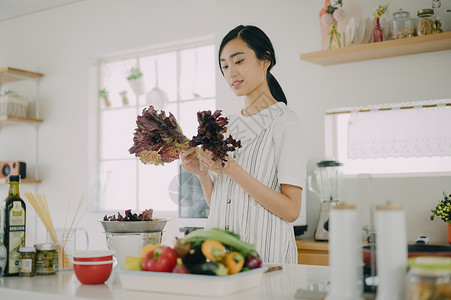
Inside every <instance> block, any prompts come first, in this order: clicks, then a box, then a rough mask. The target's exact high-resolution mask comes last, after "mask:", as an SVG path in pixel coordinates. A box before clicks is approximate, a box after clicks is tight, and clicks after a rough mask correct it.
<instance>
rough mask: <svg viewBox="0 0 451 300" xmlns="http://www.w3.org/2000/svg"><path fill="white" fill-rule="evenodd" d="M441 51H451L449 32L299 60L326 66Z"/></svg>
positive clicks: (358, 46)
mask: <svg viewBox="0 0 451 300" xmlns="http://www.w3.org/2000/svg"><path fill="white" fill-rule="evenodd" d="M441 50H451V32H442V33H437V34H431V35H424V36H416V37H411V38H405V39H399V40H389V41H383V42H378V43H371V44H360V45H351V46H348V47H344V48H337V49H331V50H323V51H317V52H309V53H303V54H301V60H303V61H307V62H311V63H315V64H318V65H322V66H327V65H335V64H343V63H350V62H356V61H364V60H372V59H378V58H388V57H395V56H402V55H409V54H418V53H427V52H433V51H441Z"/></svg>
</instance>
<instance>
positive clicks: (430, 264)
mask: <svg viewBox="0 0 451 300" xmlns="http://www.w3.org/2000/svg"><path fill="white" fill-rule="evenodd" d="M408 265H409V272H408V275H407V285H408V286H407V293H408V297H407V299H410V300H420V299H421V300H434V299H451V258H450V257H428V256H423V257H414V258H410V259H409V262H408Z"/></svg>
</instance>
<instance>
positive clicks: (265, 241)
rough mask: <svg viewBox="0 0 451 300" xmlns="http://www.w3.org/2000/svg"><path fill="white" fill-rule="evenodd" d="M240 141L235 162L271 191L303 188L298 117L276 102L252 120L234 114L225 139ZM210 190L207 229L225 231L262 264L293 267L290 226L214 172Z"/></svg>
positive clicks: (302, 137)
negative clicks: (254, 252)
mask: <svg viewBox="0 0 451 300" xmlns="http://www.w3.org/2000/svg"><path fill="white" fill-rule="evenodd" d="M229 134H230V135H232V136H233V138H235V139H236V140H241V145H242V147H241V148H238V149H237V150H236V151H235V152H233V154H232V155H233V156H234V158H235V160H236V162H237V163H238V164H239V165H240V166H241V167H242V168H244V169H245V170H246V171H247V172H248V173H249V174H251V175H252V176H254V177H255V178H256V179H258V180H259V181H260V182H262V183H263V184H265V185H266V186H268V187H270V188H272V189H273V190H275V191H277V192H280V191H281V186H280V185H281V184H290V185H295V186H299V187H302V188H303V189H305V188H304V184H305V177H306V163H307V155H306V145H305V133H304V130H303V128H302V125H301V121H300V120H299V117H298V116H297V115H296V113H294V112H293V111H292V110H290V109H289V108H288V107H287V106H286V105H285V104H284V103H282V102H278V103H276V104H274V105H272V106H270V107H268V108H266V109H264V110H262V111H260V112H259V113H257V114H255V115H252V116H250V117H245V116H242V115H232V116H230V117H229V125H228V130H227V134H226V137H227V136H228V135H229ZM211 177H212V179H213V191H212V197H211V202H210V213H209V216H208V220H207V225H206V228H207V229H208V228H222V229H224V228H227V229H229V230H231V231H233V232H235V233H238V234H239V235H240V236H241V238H242V239H243V240H244V241H246V242H248V243H251V244H254V245H256V248H257V251H258V253H259V254H260V256H261V258H262V260H263V261H265V262H272V263H293V264H295V263H297V249H296V242H295V236H294V231H293V225H292V224H291V223H288V222H287V221H285V220H283V219H281V218H279V217H278V216H276V215H274V214H273V213H271V212H270V211H268V210H267V209H266V208H264V207H263V206H261V205H260V204H259V203H258V202H257V201H255V200H254V199H253V198H252V197H251V196H250V195H249V194H248V193H247V192H246V191H245V190H244V189H243V188H241V187H240V186H239V185H238V184H237V183H235V182H234V181H233V180H231V179H230V178H229V177H228V176H226V175H224V174H218V173H212V172H211Z"/></svg>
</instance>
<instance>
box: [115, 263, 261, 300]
mask: <svg viewBox="0 0 451 300" xmlns="http://www.w3.org/2000/svg"><path fill="white" fill-rule="evenodd" d="M267 269H268V268H267V267H261V268H257V269H253V270H249V271H245V272H241V273H238V274H233V275H227V276H212V275H197V274H179V273H163V272H146V271H126V270H121V269H119V270H118V271H117V275H118V276H119V280H120V282H121V285H122V287H123V288H124V289H127V290H136V291H144V292H156V293H170V294H181V295H196V296H207V297H211V298H210V299H214V298H216V297H220V296H224V295H228V294H232V293H236V292H239V291H242V290H245V289H248V288H251V287H254V286H258V285H260V283H261V277H262V274H263V272H264V271H266V270H267Z"/></svg>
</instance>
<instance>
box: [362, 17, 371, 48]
mask: <svg viewBox="0 0 451 300" xmlns="http://www.w3.org/2000/svg"><path fill="white" fill-rule="evenodd" d="M371 33H372V32H371V20H370V18H366V19H365V35H364V37H363V40H362V44H366V43H368V42H369V41H370V37H371Z"/></svg>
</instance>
